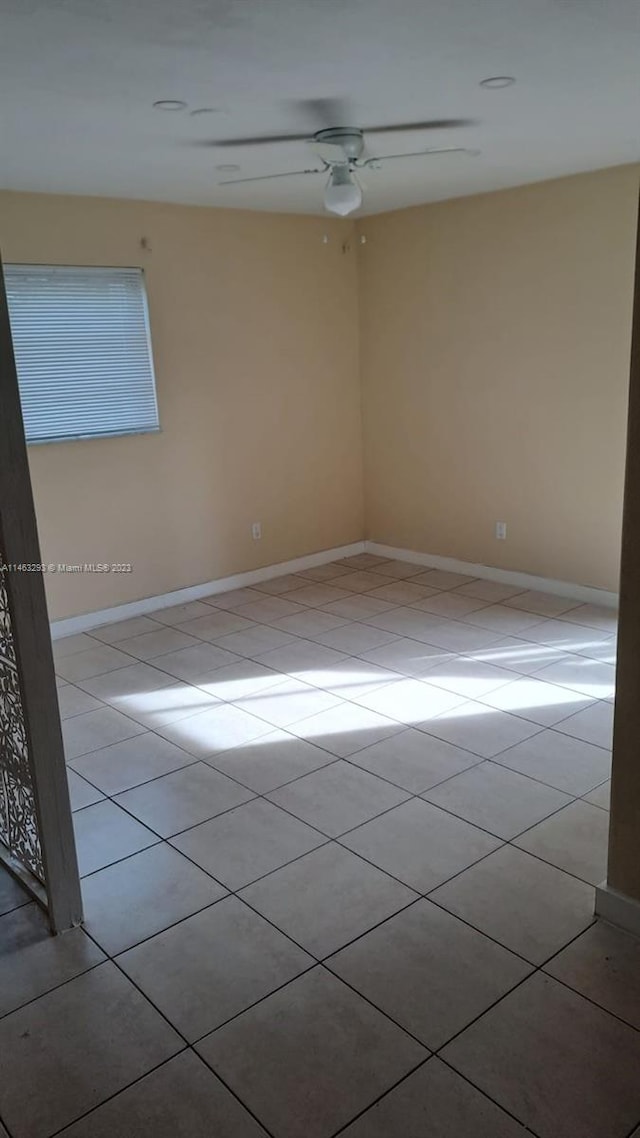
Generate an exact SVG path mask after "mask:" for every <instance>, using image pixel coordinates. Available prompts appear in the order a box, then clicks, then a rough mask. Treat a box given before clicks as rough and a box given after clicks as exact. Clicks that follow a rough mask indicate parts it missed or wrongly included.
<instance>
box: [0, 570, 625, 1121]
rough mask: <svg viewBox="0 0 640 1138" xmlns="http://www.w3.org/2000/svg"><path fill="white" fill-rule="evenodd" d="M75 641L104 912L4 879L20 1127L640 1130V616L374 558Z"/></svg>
mask: <svg viewBox="0 0 640 1138" xmlns="http://www.w3.org/2000/svg"><path fill="white" fill-rule="evenodd" d="M55 659H56V667H57V671H58V675H59V699H60V709H61V714H62V717H63V726H64V738H65V746H66V753H67V760H68V764H69V786H70V791H71V796H72V804H73V808H74V811H75V813H74V818H75V823H76V830H77V843H78V854H79V861H80V868H81V872H82V874H83V892H84V904H85V913H86V924H85V927H84V929H83V930H80V929H78V930H75V931H74V932H72V933H68V934H66V935H64V936H62V937H59V938H51V937H49V936H48V935H47V931H46V926H45V922H44V919H43V917H42V915H41V914H40V912H39V910H38V909H37V908H36V906H35V905H34V904H33V903H31V902H28V900H27V898H26V896H25V895H24V894H23V893H22V892H21V891H20V889H19V888H18V886H17V885H15V883H14V882H13V881H12V880H11V879H9V878H8V877H7V876H6V875H4V876H0V913H2V914H3V915H2V916H0V954H1V956H2V960H1V965H0V1135H3V1138H4V1134H5V1131H6V1133H8V1135H9V1136H10V1138H51V1136H52V1135H54V1134H56V1135H57V1134H64V1135H66V1136H68V1138H103V1136H104V1138H106V1136H107V1135H108V1136H109V1138H111V1136H112V1135H113V1134H117V1135H119V1136H122V1138H134V1136H136V1138H147V1136H148V1138H169V1136H171V1138H174V1136H177V1138H210V1136H211V1135H214V1134H215V1135H216V1138H259V1136H260V1135H263V1136H264V1135H271V1136H272V1138H332V1136H333V1135H337V1134H341V1135H344V1136H345V1138H397V1136H400V1135H408V1136H410V1138H518V1136H521V1138H525V1135H526V1134H529V1135H534V1136H537V1138H565V1136H566V1138H630V1135H631V1133H632V1132H634V1133H635V1131H636V1127H638V1125H639V1124H640V1079H638V1070H640V981H639V980H638V976H639V975H640V942H638V941H635V940H633V939H632V938H630V937H627V936H625V935H624V934H622V933H620V932H617V931H615V930H613V929H611V928H609V927H607V926H604V925H601V924H599V923H596V922H595V921H594V919H593V886H594V884H596V883H597V882H599V881H600V880H601V879H602V878H603V876H604V872H605V855H606V838H607V820H608V816H607V809H608V776H609V762H610V745H611V728H612V704H611V702H610V700H611V697H612V695H613V679H614V663H615V616H614V614H612V613H611V612H609V611H607V610H599V609H597V608H596V607H595V606H593V605H583V604H579V603H577V602H572V601H570V600H567V599H566V598H562V597H550V596H547V595H543V594H539V593H534V592H526V591H522V590H518V589H514V588H513V587H510V586H503V585H498V584H496V583H493V582H487V581H477V580H473V579H472V578H469V577H466V576H465V577H462V576H456V575H455V574H451V573H443V572H440V571H436V570H426V571H425V570H424V569H421V568H420V567H419V566H415V565H410V564H406V563H402V562H394V561H390V560H388V559H384V558H380V557H377V556H374V555H371V554H365V555H359V556H357V557H351V558H347V559H345V561H344V562H339V563H334V564H332V565H323V566H319V567H318V568H316V569H311V570H308V571H306V572H303V573H300V574H299V575H289V576H287V577H281V578H276V579H274V580H272V581H268V582H266V583H264V584H261V585H256V586H255V587H252V588H251V589H240V590H236V591H235V592H234V593H227V594H222V595H219V596H212V597H210V598H207V599H205V600H201V601H196V602H192V603H190V604H186V605H177V606H174V607H173V608H168V609H163V610H161V611H158V612H156V613H153V614H151V615H150V616H145V617H140V618H135V619H133V620H128V621H124V622H122V624H120V625H117V624H112V625H109V626H107V627H105V628H102V629H96V630H95V631H94V632H92V633H83V634H82V635H79V636H73V637H69V638H67V639H66V640H62V641H59V642H57V643H56V645H55ZM3 1126H4V1129H3Z"/></svg>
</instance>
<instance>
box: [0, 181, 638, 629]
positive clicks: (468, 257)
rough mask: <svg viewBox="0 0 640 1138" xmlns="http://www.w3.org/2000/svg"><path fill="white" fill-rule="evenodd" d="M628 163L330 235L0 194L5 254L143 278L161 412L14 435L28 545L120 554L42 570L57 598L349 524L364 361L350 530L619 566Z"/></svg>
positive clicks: (631, 217)
mask: <svg viewBox="0 0 640 1138" xmlns="http://www.w3.org/2000/svg"><path fill="white" fill-rule="evenodd" d="M638 173H639V171H638V168H637V167H620V168H617V169H613V170H608V171H601V172H597V173H595V174H588V175H581V176H579V177H574V178H565V179H562V180H559V181H555V182H547V183H538V184H536V185H533V186H527V187H523V188H520V189H517V190H510V191H507V192H501V193H495V194H487V195H483V196H481V197H472V198H463V199H458V200H456V201H452V202H445V203H440V204H436V205H428V206H424V207H419V208H415V209H408V210H402V211H399V212H396V213H391V214H383V215H379V216H376V217H372V218H365V219H364V220H363V221H361V222H360V223H359V225H358V229H359V232H360V233H361V234H363V235H365V236H366V244H365V245H358V246H357V247H356V246H355V245H354V247H353V248H347V249H346V251H343V244H344V243H345V241H346V242H347V243H348V239H349V237H350V235H352V228H353V227H352V226H351V224H350V223H348V222H341V221H334V220H331V219H324V218H304V217H286V216H281V215H273V214H258V213H246V212H239V211H231V210H213V209H204V208H202V209H198V208H192V207H183V206H169V205H158V204H152V203H145V202H127V201H116V200H103V199H94V198H73V197H56V196H48V195H46V196H45V195H31V194H16V193H4V194H1V193H0V247H1V248H2V252H3V256H4V258H5V260H7V261H25V262H43V263H60V264H65V263H66V264H95V265H100V264H121V265H141V266H143V267H144V269H145V273H146V280H147V290H148V296H149V307H150V319H151V330H152V337H153V347H154V356H155V364H156V375H157V384H158V398H159V404H160V416H161V423H162V433H161V434H160V435H147V436H135V437H129V438H121V439H103V440H93V441H91V442H75V443H59V444H51V445H47V446H40V447H32V448H30V463H31V470H32V477H33V483H34V492H35V497H36V507H37V511H38V520H39V527H40V535H41V542H42V551H43V557H44V559H45V560H46V561H53V562H70V563H78V562H85V561H89V562H91V561H109V562H110V561H131V562H132V563H133V564H134V567H135V571H134V573H133V574H132V575H131V576H120V577H110V576H109V577H107V576H102V575H94V574H87V575H82V576H79V575H75V574H74V575H70V576H67V577H57V578H51V579H49V580H48V581H47V587H48V595H49V603H50V611H51V615H52V617H53V618H54V619H55V618H60V617H65V616H70V615H75V614H77V613H82V612H87V611H92V610H94V609H100V608H105V607H109V606H111V605H116V604H121V603H124V602H126V601H130V600H135V599H138V598H140V597H146V596H152V595H154V594H157V593H163V592H166V591H169V590H172V589H176V588H181V587H183V586H188V585H192V584H196V583H198V582H201V581H207V580H211V579H214V578H216V577H223V576H227V575H229V574H232V573H235V572H241V571H243V570H247V569H252V568H256V567H258V566H260V565H269V564H273V563H275V562H278V561H283V560H287V559H289V558H292V557H296V556H300V555H302V554H305V553H310V552H314V551H316V550H320V549H325V548H331V547H333V546H336V545H340V544H343V543H346V542H350V541H355V540H358V539H359V538H361V537H362V536H363V534H364V532H365V531H364V530H363V490H362V435H363V431H362V420H361V400H360V381H361V383H362V392H363V417H364V453H365V485H366V511H365V517H366V535H367V536H368V537H369V538H371V539H373V540H376V541H381V542H386V543H388V544H391V545H398V546H402V547H406V548H410V549H415V550H422V551H425V552H429V553H435V554H440V555H444V556H451V557H457V558H461V559H462V560H465V561H471V562H482V563H484V564H487V565H496V566H500V567H503V568H510V569H520V570H524V571H527V572H530V573H536V574H541V575H543V576H547V577H556V578H559V579H563V580H568V581H572V582H580V583H582V584H589V585H596V586H601V587H604V588H608V589H615V588H616V587H617V577H618V559H619V546H620V519H621V501H622V477H623V465H624V440H625V422H626V399H627V386H628V365H629V345H630V322H631V302H632V279H633V258H634V235H635V224H636V209H637V194H638ZM325 234H327V235H328V237H329V242H328V244H324V243H323V240H322V238H323V235H325ZM143 237H145V238H147V241H148V243H149V246H150V251H149V252H145V251H143V250H142V248H141V245H140V242H141V238H143ZM356 248H357V252H356ZM359 372H360V375H359V374H358V373H359ZM497 520H500V521H506V522H507V526H508V538H507V541H506V542H499V541H496V539H495V537H494V525H495V522H496V521H497ZM253 521H260V522H261V523H262V526H263V534H264V536H263V538H262V541H260V542H254V541H253V540H252V538H251V536H250V526H251V523H252V522H253Z"/></svg>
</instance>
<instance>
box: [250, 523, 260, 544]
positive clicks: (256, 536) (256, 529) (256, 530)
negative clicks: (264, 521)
mask: <svg viewBox="0 0 640 1138" xmlns="http://www.w3.org/2000/svg"><path fill="white" fill-rule="evenodd" d="M251 536H252V538H253V540H254V541H260V538H261V537H262V526H261V525H260V522H254V523H253V525H252V526H251Z"/></svg>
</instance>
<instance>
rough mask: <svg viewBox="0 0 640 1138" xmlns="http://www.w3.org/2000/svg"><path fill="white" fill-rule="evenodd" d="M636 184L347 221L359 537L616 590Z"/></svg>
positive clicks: (603, 176) (572, 188)
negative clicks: (354, 310)
mask: <svg viewBox="0 0 640 1138" xmlns="http://www.w3.org/2000/svg"><path fill="white" fill-rule="evenodd" d="M637 196H638V168H636V167H619V168H617V169H612V170H608V171H601V172H597V173H595V174H589V175H583V176H579V177H572V178H564V179H562V180H559V181H554V182H547V183H542V184H537V185H532V186H526V187H523V188H520V189H517V190H510V191H507V192H501V193H495V194H487V195H483V196H480V197H472V198H464V199H458V200H456V201H452V202H445V203H442V204H437V205H429V206H424V207H419V208H415V209H408V210H403V211H399V212H396V213H392V214H385V215H380V216H377V217H373V218H365V219H364V220H363V221H362V222H361V223H360V224H359V231H360V233H361V234H364V235H366V239H367V240H366V245H364V246H361V247H360V256H359V266H360V312H361V373H362V378H363V385H364V420H365V429H364V437H365V485H366V532H367V536H368V537H369V538H371V539H374V540H376V541H381V542H386V543H388V544H391V545H397V546H402V547H406V548H410V549H414V550H422V551H426V552H429V553H435V554H440V555H444V556H450V557H457V558H462V559H463V560H466V561H471V562H479V563H483V564H486V565H495V566H500V567H502V568H509V569H518V570H524V571H528V572H530V573H536V574H541V575H543V576H546V577H554V578H558V579H561V580H567V581H571V582H579V583H582V584H587V585H596V586H600V587H604V588H606V589H616V588H617V581H618V562H619V549H620V526H621V508H622V481H623V468H624V452H625V423H626V402H627V388H628V369H629V349H630V328H631V304H632V285H633V262H634V243H635V228H636V213H637ZM498 520H499V521H506V522H507V525H508V531H507V534H508V536H507V541H505V542H502V541H496V539H495V537H494V526H495V522H496V521H498Z"/></svg>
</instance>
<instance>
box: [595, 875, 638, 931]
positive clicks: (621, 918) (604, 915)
mask: <svg viewBox="0 0 640 1138" xmlns="http://www.w3.org/2000/svg"><path fill="white" fill-rule="evenodd" d="M596 916H597V917H600V918H601V919H602V920H603V921H608V923H609V924H610V925H617V927H618V928H619V929H624V930H625V931H626V932H628V933H632V935H633V936H638V937H640V901H636V900H635V898H634V897H628V896H627V894H626V893H619V892H618V890H617V889H612V888H611V886H610V885H608V884H607V883H606V881H605V882H604V883H603V884H602V885H598V887H597V889H596Z"/></svg>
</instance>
